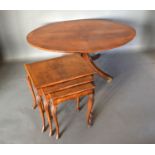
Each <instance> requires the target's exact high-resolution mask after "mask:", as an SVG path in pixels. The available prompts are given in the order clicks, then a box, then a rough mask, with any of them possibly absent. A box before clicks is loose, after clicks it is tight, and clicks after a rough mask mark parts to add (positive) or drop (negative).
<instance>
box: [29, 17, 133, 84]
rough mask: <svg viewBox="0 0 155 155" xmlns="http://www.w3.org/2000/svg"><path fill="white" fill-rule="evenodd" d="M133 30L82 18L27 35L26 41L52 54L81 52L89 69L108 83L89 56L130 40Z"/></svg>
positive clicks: (109, 79)
mask: <svg viewBox="0 0 155 155" xmlns="http://www.w3.org/2000/svg"><path fill="white" fill-rule="evenodd" d="M135 35H136V32H135V30H134V29H133V28H132V27H130V26H128V25H125V24H122V23H117V22H114V21H109V20H103V19H82V20H72V21H64V22H56V23H50V24H48V25H45V26H42V27H40V28H37V29H35V30H34V31H32V32H31V33H29V34H28V36H27V40H28V42H29V43H30V44H31V45H33V46H35V47H37V48H40V49H43V50H48V51H51V52H62V53H80V54H81V56H82V57H83V58H84V59H85V61H87V62H88V63H89V64H90V66H91V67H92V68H93V69H94V71H95V72H96V73H98V74H99V75H100V76H101V77H103V78H104V79H106V80H107V81H108V82H111V81H112V77H111V76H110V75H108V74H107V73H105V72H104V71H102V70H100V69H99V68H98V67H97V66H96V65H95V64H94V62H93V59H95V57H91V56H89V54H90V53H95V52H104V51H106V50H110V49H113V48H116V47H119V46H121V45H124V44H126V43H128V42H129V41H131V40H132V39H133V38H134V37H135Z"/></svg>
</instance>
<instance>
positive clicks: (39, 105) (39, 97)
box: [37, 96, 45, 132]
mask: <svg viewBox="0 0 155 155" xmlns="http://www.w3.org/2000/svg"><path fill="white" fill-rule="evenodd" d="M37 100H38V108H39V112H40V116H41V119H42V132H44V130H45V118H44V112H43V103H42V98H41V96H37Z"/></svg>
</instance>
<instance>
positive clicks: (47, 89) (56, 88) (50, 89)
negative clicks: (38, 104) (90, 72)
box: [43, 76, 93, 94]
mask: <svg viewBox="0 0 155 155" xmlns="http://www.w3.org/2000/svg"><path fill="white" fill-rule="evenodd" d="M89 82H93V76H85V77H82V78H77V79H74V80H70V81H66V82H62V83H58V84H55V85H51V86H47V87H44V88H43V90H44V93H45V94H49V93H53V92H57V91H62V90H65V89H68V88H71V87H75V86H79V85H83V84H86V83H89Z"/></svg>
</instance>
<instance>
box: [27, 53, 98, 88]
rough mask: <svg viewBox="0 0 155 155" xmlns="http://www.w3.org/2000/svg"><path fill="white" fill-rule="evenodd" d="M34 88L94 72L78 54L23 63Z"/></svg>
mask: <svg viewBox="0 0 155 155" xmlns="http://www.w3.org/2000/svg"><path fill="white" fill-rule="evenodd" d="M25 69H26V70H27V73H28V74H29V76H30V77H31V78H32V79H33V83H34V85H35V87H36V88H40V87H46V86H49V85H54V84H58V83H62V82H65V81H69V80H74V79H76V78H81V77H84V76H87V75H92V74H94V73H95V71H93V69H92V68H91V67H90V66H89V65H88V64H87V63H86V62H85V61H84V60H83V59H82V58H81V56H80V55H78V54H71V55H67V56H63V57H59V58H54V59H50V60H44V61H40V62H35V63H31V64H25Z"/></svg>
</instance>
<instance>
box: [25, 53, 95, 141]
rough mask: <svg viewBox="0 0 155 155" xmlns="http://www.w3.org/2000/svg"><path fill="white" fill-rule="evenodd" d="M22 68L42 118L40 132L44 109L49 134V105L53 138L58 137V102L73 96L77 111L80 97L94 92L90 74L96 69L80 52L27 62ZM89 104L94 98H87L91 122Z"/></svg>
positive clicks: (43, 121) (88, 117)
mask: <svg viewBox="0 0 155 155" xmlns="http://www.w3.org/2000/svg"><path fill="white" fill-rule="evenodd" d="M67 67H68V68H67ZM72 67H73V68H72ZM25 69H26V73H27V75H26V76H27V82H28V84H29V88H30V90H31V93H32V97H33V100H34V103H33V108H35V107H38V109H39V112H40V116H41V119H42V131H45V118H44V112H45V114H46V117H47V121H48V124H49V129H50V132H49V136H51V135H52V122H51V112H50V110H49V109H50V108H51V107H52V116H53V120H54V122H55V125H56V138H57V139H58V138H59V124H58V120H57V115H56V111H57V106H58V104H60V103H62V102H64V101H67V100H70V99H74V100H76V109H77V110H80V97H82V96H86V95H88V96H89V95H91V96H93V95H94V88H95V85H94V83H93V74H94V73H95V72H94V71H93V70H92V69H91V67H90V66H89V65H88V64H87V63H86V62H85V61H84V59H83V58H82V57H81V56H80V55H79V54H71V55H66V56H63V57H60V58H54V59H50V60H44V61H40V62H35V63H31V64H26V65H25ZM55 75H56V76H55ZM89 98H90V97H89ZM90 100H91V101H90ZM43 101H44V103H43ZM51 101H52V103H51ZM92 103H93V100H92V99H89V100H88V112H87V123H88V124H90V123H89V122H88V119H90V118H91V111H90V105H91V104H92Z"/></svg>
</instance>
